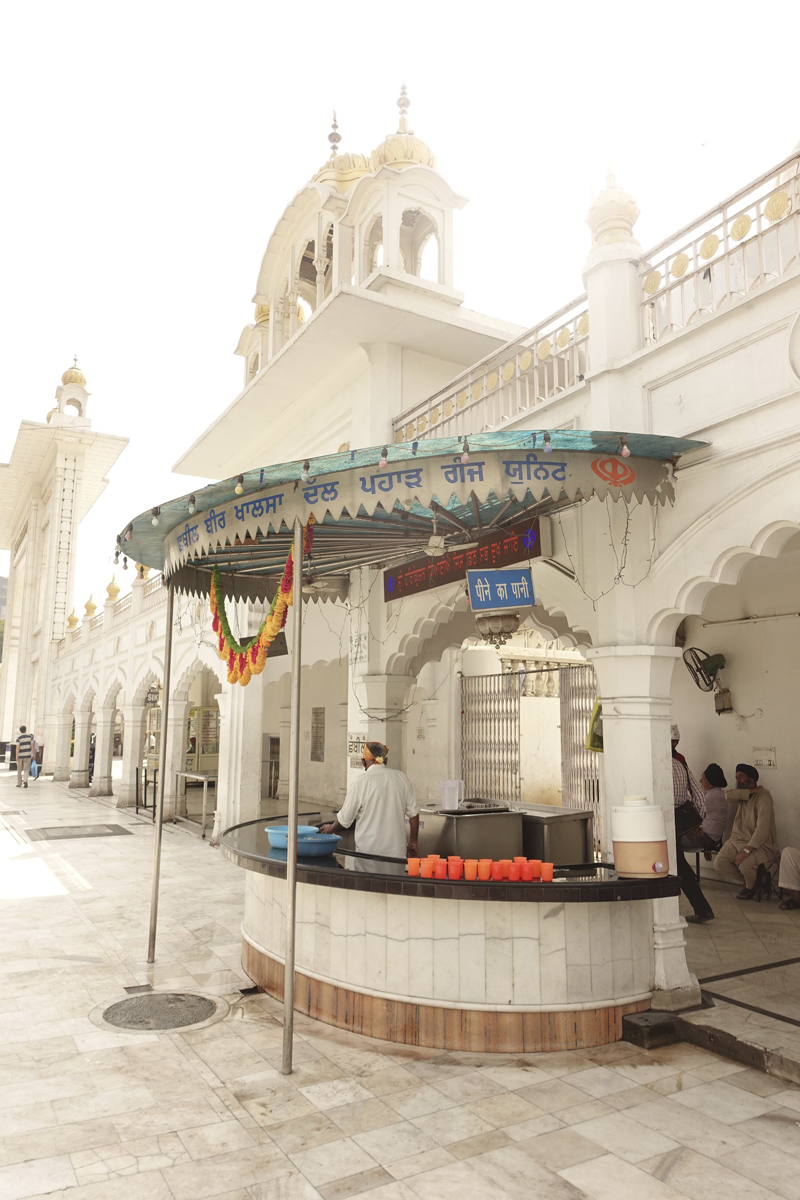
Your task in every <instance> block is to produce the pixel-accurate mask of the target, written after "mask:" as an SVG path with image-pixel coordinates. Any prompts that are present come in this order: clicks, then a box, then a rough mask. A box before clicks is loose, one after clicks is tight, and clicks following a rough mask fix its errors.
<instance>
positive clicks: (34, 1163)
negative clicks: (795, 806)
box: [0, 775, 800, 1200]
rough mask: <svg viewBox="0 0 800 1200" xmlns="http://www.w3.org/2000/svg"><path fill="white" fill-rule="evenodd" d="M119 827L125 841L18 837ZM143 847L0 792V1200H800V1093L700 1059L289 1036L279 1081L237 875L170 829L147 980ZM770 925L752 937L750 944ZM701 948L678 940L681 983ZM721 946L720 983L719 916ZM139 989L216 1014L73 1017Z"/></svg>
mask: <svg viewBox="0 0 800 1200" xmlns="http://www.w3.org/2000/svg"><path fill="white" fill-rule="evenodd" d="M2 809H6V810H8V809H21V810H22V812H20V813H19V814H18V815H11V814H8V815H5V816H4V815H3V812H2ZM112 819H113V821H114V822H115V823H118V824H120V825H123V826H125V827H126V828H129V829H131V830H132V831H133V835H132V836H130V837H112V838H91V839H85V840H84V839H77V840H69V841H52V842H37V843H30V842H28V841H27V840H26V839H25V837H24V836H23V835H22V832H21V831H23V830H24V829H25V828H26V827H41V826H50V825H58V824H64V825H78V824H93V823H107V822H109V821H110V820H112ZM152 838H153V829H152V825H151V824H150V823H149V822H144V821H137V819H136V818H135V817H133V816H131V815H129V814H127V813H125V812H114V813H113V818H112V814H111V813H110V811H109V809H108V808H107V807H106V806H104V805H102V804H100V803H97V802H94V801H89V800H88V799H85V798H82V797H81V796H80V795H78V794H77V793H74V792H68V791H67V790H66V789H65V788H63V787H61V786H59V785H54V784H52V783H50V782H48V781H46V780H42V781H39V782H37V783H36V784H34V785H32V786H31V787H30V788H29V789H28V790H27V791H23V792H20V791H15V790H14V783H13V778H11V779H9V778H8V777H7V776H5V775H2V776H0V851H1V852H2V860H0V956H1V961H0V1031H2V1036H1V1037H0V1196H1V1197H2V1198H3V1200H23V1198H27V1197H40V1196H45V1195H48V1196H51V1197H53V1196H55V1197H59V1198H60V1197H65V1198H66V1197H68V1198H69V1200H202V1198H203V1197H220V1198H226V1200H313V1198H315V1197H323V1198H325V1200H334V1198H344V1197H347V1196H353V1195H357V1194H368V1195H369V1196H370V1198H371V1200H434V1198H435V1200H450V1198H451V1197H457V1200H471V1198H472V1197H476V1198H478V1197H481V1198H486V1200H500V1198H501V1197H512V1198H515V1197H520V1198H522V1197H525V1200H528V1198H529V1197H531V1196H532V1195H536V1196H542V1197H546V1198H547V1200H558V1198H560V1197H564V1198H572V1200H580V1198H581V1197H584V1196H585V1197H589V1198H591V1200H606V1198H607V1200H620V1198H623V1197H628V1196H631V1197H633V1196H635V1197H637V1200H651V1198H652V1200H674V1198H675V1197H680V1196H686V1197H693V1198H696V1200H719V1197H720V1196H723V1195H724V1196H728V1197H732V1198H733V1200H739V1197H741V1198H742V1200H745V1198H747V1200H766V1198H767V1197H770V1196H782V1197H786V1198H787V1200H800V1090H798V1089H795V1088H793V1087H790V1086H788V1085H787V1084H785V1083H783V1082H782V1081H780V1080H776V1079H773V1078H771V1077H770V1076H768V1075H764V1074H761V1073H760V1072H756V1071H751V1070H749V1069H746V1068H743V1067H741V1066H740V1065H739V1064H738V1063H734V1062H730V1061H727V1060H725V1059H722V1058H719V1057H718V1056H716V1055H714V1054H710V1053H708V1052H707V1051H704V1050H701V1049H699V1048H697V1047H694V1046H687V1045H680V1046H673V1047H667V1048H665V1049H662V1050H658V1051H652V1052H649V1053H641V1052H639V1051H638V1050H637V1049H636V1048H635V1047H633V1046H630V1045H628V1044H626V1043H619V1044H617V1045H615V1046H611V1047H605V1048H603V1049H599V1050H597V1051H584V1052H576V1053H570V1054H545V1055H520V1056H516V1057H509V1056H492V1055H468V1054H455V1053H439V1052H435V1051H425V1050H410V1049H404V1048H402V1047H398V1046H391V1045H387V1044H385V1043H380V1042H372V1041H369V1040H368V1039H365V1038H359V1037H354V1036H352V1035H349V1034H344V1033H342V1032H339V1031H337V1030H334V1029H332V1028H330V1027H327V1026H324V1025H318V1024H315V1023H313V1022H311V1021H308V1020H306V1019H302V1018H298V1019H297V1022H296V1031H297V1048H296V1056H295V1058H296V1070H295V1072H294V1074H293V1075H292V1076H291V1077H288V1078H287V1077H284V1076H282V1075H280V1073H279V1072H278V1070H277V1066H278V1063H279V1059H280V1043H281V1026H280V1008H279V1006H278V1005H276V1004H275V1003H274V1002H273V1001H272V1000H270V999H269V998H267V997H263V996H254V997H251V996H247V997H243V996H241V994H240V993H239V992H238V989H239V988H240V987H242V986H247V984H248V982H249V981H247V980H246V979H245V977H244V976H243V975H242V972H241V969H240V968H239V966H238V959H239V935H238V927H239V921H240V915H241V903H242V877H241V873H240V872H239V871H238V869H237V868H235V867H233V866H231V865H230V864H228V863H227V862H225V861H224V860H223V859H222V858H221V856H220V855H219V852H218V851H216V850H213V849H212V848H211V847H209V846H208V845H207V844H203V843H202V842H200V841H199V839H197V838H196V837H193V836H191V835H190V834H188V833H187V832H185V831H176V830H172V829H167V830H166V831H165V835H164V873H163V890H162V903H161V924H160V936H159V943H158V954H157V964H156V965H155V967H148V966H147V965H146V964H145V962H144V958H145V945H146V933H147V915H148V903H149V884H150V867H151V853H152ZM722 899H723V898H722V895H721V896H720V902H719V903H718V902H717V899H716V896H715V897H714V899H713V902H714V903H715V905H717V907H718V910H720V911H721V910H722V909H723V908H724V907H725V905H724V904H723V903H722ZM731 903H733V902H731ZM774 908H775V906H774V905H773V906H772V909H773V912H772V913H771V914H770V916H769V921H770V922H773V921H774V919H775V912H774ZM726 911H727V910H726ZM745 919H746V920H748V921H750V920H751V918H750V917H749V915H748V917H747V918H745ZM725 920H730V922H731V930H730V931H729V932H730V933H731V936H730V937H728V938H726V937H725V934H726V930H725V929H724V922H725ZM766 920H767V917H766V914H764V913H762V914H761V917H760V918H759V915H758V914H754V916H753V917H752V925H753V929H754V934H755V937H756V938H758V939H759V941H760V942H761V944H762V945H764V944H765V943H764V941H763V939H764V937H765V936H766V934H765V933H764V932H761V933H759V929H760V928H761V925H760V924H759V921H766ZM710 928H711V927H706V929H705V930H699V931H695V930H693V931H692V936H693V938H694V936H695V934H698V933H699V934H702V935H703V938H702V939H697V941H696V943H695V944H693V953H695V957H696V958H697V962H696V964H695V969H697V970H698V971H699V970H700V969H701V968H702V969H703V970H704V971H705V968H704V967H703V965H702V964H703V963H704V962H705V961H706V959H707V958H709V957H710V954H711V951H710V950H709V948H708V944H707V939H706V930H708V929H710ZM717 928H718V930H719V933H718V935H717V937H718V940H719V945H717V944H716V943H714V944H715V946H716V948H715V951H714V953H716V955H717V957H718V959H719V961H720V962H726V963H727V962H730V961H731V958H730V956H729V953H730V954H733V953H734V945H733V943H735V941H736V937H737V936H738V935H737V933H736V927H735V912H734V910H733V909H731V912H730V914H728V916H727V917H725V916H723V915H722V913H721V918H720V923H719V925H718V927H717ZM776 928H778V935H777V937H778V941H777V942H776V943H775V947H779V945H780V942H781V937H782V931H781V929H780V928H779V927H778V926H777V925H776ZM794 928H795V934H796V933H797V926H795V927H794ZM764 929H766V925H765V926H764ZM710 936H711V935H709V937H710ZM704 939H706V940H704ZM712 940H713V939H712ZM723 942H730V943H731V944H730V946H729V945H727V944H726V945H723V944H722V943H723ZM703 946H705V951H703ZM753 951H754V954H756V957H757V947H755V946H754V947H753ZM703 954H705V957H703ZM775 957H789V955H784V954H782V953H781V954H778V953H777V952H776V953H775V954H773V958H775ZM716 965H717V964H715V966H716ZM722 969H725V967H723V968H722ZM728 969H729V968H728ZM705 973H706V974H708V973H712V972H711V971H705ZM146 982H151V983H152V984H153V985H154V986H155V987H156V988H159V989H164V988H187V989H195V990H202V991H205V992H212V993H217V994H222V995H225V996H226V997H227V998H228V999H229V1000H230V1001H231V1002H232V1007H231V1011H230V1013H229V1015H228V1016H227V1018H226V1019H225V1020H224V1021H222V1022H219V1023H217V1024H215V1025H211V1026H208V1027H207V1028H205V1029H200V1030H196V1031H187V1032H186V1033H179V1032H174V1033H168V1034H151V1033H146V1034H133V1033H124V1032H119V1033H117V1032H114V1033H111V1032H107V1031H104V1030H101V1029H99V1028H97V1026H95V1025H94V1024H93V1023H92V1022H91V1021H90V1020H89V1018H88V1016H87V1014H88V1013H89V1012H90V1011H91V1010H92V1009H94V1008H95V1007H96V1006H97V1005H99V1004H101V1003H104V1002H110V1001H112V1000H115V999H117V998H119V997H120V995H121V994H122V989H123V987H125V986H131V985H134V984H140V983H146Z"/></svg>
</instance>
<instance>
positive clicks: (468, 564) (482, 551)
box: [383, 517, 542, 600]
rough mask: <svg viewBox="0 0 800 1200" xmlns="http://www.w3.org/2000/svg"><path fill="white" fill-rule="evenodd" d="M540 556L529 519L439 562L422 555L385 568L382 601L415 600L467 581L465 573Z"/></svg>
mask: <svg viewBox="0 0 800 1200" xmlns="http://www.w3.org/2000/svg"><path fill="white" fill-rule="evenodd" d="M541 552H542V549H541V542H540V540H539V518H538V517H531V518H530V519H529V520H527V521H518V522H517V524H516V525H509V526H507V527H506V528H505V529H495V530H493V531H492V532H491V533H487V534H484V536H483V537H481V538H480V539H479V541H478V545H477V546H474V547H473V548H472V549H471V550H450V551H448V552H447V554H443V555H442V556H441V558H429V557H428V556H427V555H425V556H424V557H423V558H415V559H414V561H413V562H407V563H403V565H402V566H399V567H390V568H388V569H387V570H385V571H384V572H383V598H384V600H399V599H401V598H402V597H403V596H414V595H416V594H417V592H427V591H429V590H430V589H431V588H438V587H444V586H445V585H446V584H448V583H458V582H459V580H461V579H466V577H467V571H479V570H480V569H481V568H482V567H487V568H488V567H495V568H496V567H507V566H509V565H510V564H511V563H518V562H522V561H523V560H526V559H529V558H538V557H539V556H540V554H541Z"/></svg>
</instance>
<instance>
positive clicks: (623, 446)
mask: <svg viewBox="0 0 800 1200" xmlns="http://www.w3.org/2000/svg"><path fill="white" fill-rule="evenodd" d="M619 444H620V454H621V455H622V457H623V458H630V456H631V451H630V446H629V445H628V439H627V438H626V437H625V434H624V433H622V434H620V438H619Z"/></svg>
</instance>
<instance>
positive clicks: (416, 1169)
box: [386, 1146, 455, 1179]
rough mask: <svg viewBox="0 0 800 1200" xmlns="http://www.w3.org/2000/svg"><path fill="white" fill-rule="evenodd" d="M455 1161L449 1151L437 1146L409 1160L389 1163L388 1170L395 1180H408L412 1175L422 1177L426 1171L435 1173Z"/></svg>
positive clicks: (401, 1159)
mask: <svg viewBox="0 0 800 1200" xmlns="http://www.w3.org/2000/svg"><path fill="white" fill-rule="evenodd" d="M454 1161H455V1160H454V1158H453V1155H452V1154H451V1153H450V1151H449V1150H445V1149H444V1147H443V1146H437V1148H436V1149H435V1150H426V1151H425V1152H424V1153H423V1154H412V1155H410V1156H409V1157H408V1158H400V1159H398V1160H397V1161H396V1162H393V1163H388V1164H387V1167H386V1170H387V1171H388V1172H389V1174H390V1175H392V1176H394V1178H395V1179H408V1178H409V1177H410V1176H411V1175H422V1174H424V1173H425V1172H426V1171H434V1170H435V1169H436V1168H437V1167H444V1166H447V1165H448V1163H451V1162H454Z"/></svg>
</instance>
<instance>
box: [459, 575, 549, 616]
mask: <svg viewBox="0 0 800 1200" xmlns="http://www.w3.org/2000/svg"><path fill="white" fill-rule="evenodd" d="M467 586H468V588H469V603H470V608H471V609H472V611H473V612H488V611H490V610H496V609H502V608H527V607H528V606H529V605H531V604H533V603H534V598H533V580H532V579H531V569H530V567H516V568H511V569H510V570H506V571H467Z"/></svg>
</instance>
